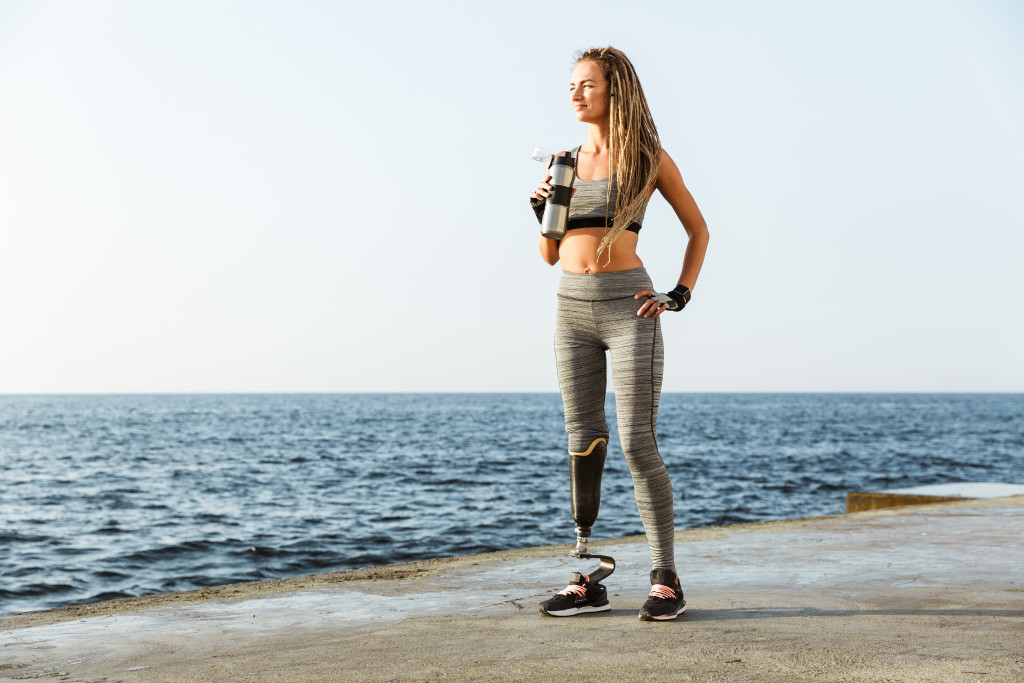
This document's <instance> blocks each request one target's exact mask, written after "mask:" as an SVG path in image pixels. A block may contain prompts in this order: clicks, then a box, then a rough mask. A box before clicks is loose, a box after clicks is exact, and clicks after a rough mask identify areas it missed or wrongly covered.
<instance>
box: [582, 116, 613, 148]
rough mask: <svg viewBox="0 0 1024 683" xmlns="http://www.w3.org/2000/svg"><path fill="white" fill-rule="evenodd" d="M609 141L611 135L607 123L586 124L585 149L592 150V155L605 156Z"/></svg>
mask: <svg viewBox="0 0 1024 683" xmlns="http://www.w3.org/2000/svg"><path fill="white" fill-rule="evenodd" d="M610 140H611V133H610V132H609V128H608V124H607V123H590V124H587V147H588V148H592V149H593V151H594V154H597V155H602V154H607V153H608V144H609V142H610ZM588 151H589V150H588Z"/></svg>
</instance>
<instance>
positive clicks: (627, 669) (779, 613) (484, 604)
mask: <svg viewBox="0 0 1024 683" xmlns="http://www.w3.org/2000/svg"><path fill="white" fill-rule="evenodd" d="M676 543H677V545H676V556H677V558H678V561H679V563H680V565H679V568H680V572H681V575H682V581H683V587H684V589H685V591H686V594H687V601H688V610H687V612H686V614H685V615H683V616H682V617H680V618H679V619H678V620H677V621H674V622H666V623H648V622H641V621H639V620H638V619H637V611H638V610H639V608H640V605H641V604H642V603H643V601H644V599H645V596H646V594H647V590H648V588H649V586H648V580H647V572H648V569H649V555H648V550H647V546H646V543H645V541H644V539H643V538H642V537H641V538H627V539H619V540H616V541H610V542H604V543H596V544H594V545H595V546H596V548H598V549H599V550H598V552H602V553H606V554H610V555H612V556H614V557H615V559H616V560H617V562H618V568H617V570H616V572H615V574H614V576H612V577H611V578H610V579H609V580H608V582H607V585H608V587H609V598H610V600H611V604H612V611H611V612H605V613H601V614H596V615H590V616H582V617H572V618H566V619H555V618H550V617H542V616H540V615H539V614H538V613H537V607H536V605H537V603H538V602H539V601H540V600H542V599H544V598H546V597H549V596H550V594H551V593H552V592H554V591H556V590H558V589H560V588H563V587H564V586H565V584H566V582H567V580H568V576H569V573H570V572H571V571H573V570H575V569H583V570H587V569H588V568H590V567H589V565H588V564H587V563H585V562H581V561H579V560H573V559H572V558H570V557H568V552H569V549H570V548H571V546H570V545H568V544H567V545H564V546H557V547H555V546H552V547H544V548H530V549H526V550H521V551H508V552H502V553H491V554H486V555H476V556H470V557H461V558H451V559H445V560H433V561H428V562H419V563H411V564H405V565H393V566H387V567H380V568H371V569H363V570H355V571H351V572H335V573H328V574H318V575H312V576H306V577H298V578H294V579H288V580H280V581H268V582H258V583H247V584H236V585H232V586H222V587H217V588H211V589H205V590H201V591H190V592H185V593H173V594H165V595H157V596H148V597H142V598H132V599H127V600H118V601H111V602H104V603H96V604H92V605H87V606H82V607H76V608H67V609H62V610H51V611H46V612H33V613H26V614H20V615H11V616H6V617H0V680H12V679H13V680H23V679H32V680H52V681H58V680H59V681H200V680H203V681H211V680H212V681H349V680H368V681H386V680H394V681H405V680H411V681H427V680H439V679H457V680H463V679H465V680H524V679H532V680H542V681H546V680H574V681H576V680H579V681H597V680H694V681H706V680H739V681H812V680H813V681H821V680H829V681H861V680H864V681H905V680H907V681H911V680H912V681H917V680H921V681H984V682H986V683H991V682H992V681H1020V680H1024V496H1015V497H1009V498H993V499H987V500H964V501H958V502H948V503H941V504H934V505H918V506H913V507H901V508H890V509H885V510H877V511H870V512H861V513H854V514H848V515H841V516H835V517H820V518H810V519H800V520H793V521H787V522H772V523H763V524H745V525H736V526H729V527H719V528H707V529H692V530H685V531H680V532H679V533H678V534H677V539H676ZM592 563H593V561H592ZM593 564H594V566H596V563H593Z"/></svg>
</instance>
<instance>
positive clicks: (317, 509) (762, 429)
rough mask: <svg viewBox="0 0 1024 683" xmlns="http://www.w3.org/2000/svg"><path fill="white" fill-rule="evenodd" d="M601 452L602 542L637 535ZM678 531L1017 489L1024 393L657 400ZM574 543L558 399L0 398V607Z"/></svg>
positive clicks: (1021, 477)
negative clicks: (974, 485) (922, 492)
mask: <svg viewBox="0 0 1024 683" xmlns="http://www.w3.org/2000/svg"><path fill="white" fill-rule="evenodd" d="M606 412H607V414H608V417H609V423H610V424H611V425H613V429H612V432H613V437H612V440H611V448H610V450H609V457H608V461H607V465H606V470H605V477H604V488H603V492H602V507H601V511H600V516H599V517H598V520H597V523H596V524H595V526H594V535H593V537H594V538H595V539H601V538H617V537H621V536H627V535H632V534H641V533H643V527H642V526H641V523H640V517H639V515H638V514H637V511H636V503H635V501H634V499H633V492H632V483H631V480H630V476H629V470H628V468H627V467H626V465H625V462H624V460H623V458H622V455H621V451H620V450H619V445H618V442H617V441H616V440H615V438H614V420H615V405H614V401H613V399H612V397H611V396H609V400H608V403H607V406H606ZM657 431H658V440H659V447H660V450H661V454H662V457H663V458H664V460H665V463H666V465H667V467H668V470H669V473H670V475H671V479H672V483H673V488H674V496H675V516H676V525H677V528H687V527H701V526H708V525H728V524H737V523H743V522H755V521H762V520H781V519H791V518H797V517H806V516H813V515H831V514H840V513H842V512H843V511H844V508H845V496H846V493H847V492H849V491H878V490H884V489H891V488H902V487H909V486H918V485H926V484H939V483H946V482H961V481H965V482H972V481H995V482H1005V483H1024V394H664V395H663V396H662V401H661V409H660V412H659V419H658V430H657ZM574 540H575V535H574V532H573V521H572V516H571V513H570V506H569V481H568V455H567V453H566V436H565V432H564V428H563V423H562V411H561V400H560V398H559V396H558V395H557V394H294V395H270V394H254V395H207V394H204V395H123V396H118V395H82V396H70V395H60V396H13V395H7V396H0V613H13V612H24V611H31V610H40V609H49V608H54V607H63V606H68V605H77V604H83V603H89V602H94V601H98V600H106V599H110V598H120V597H126V596H137V595H144V594H151V593H159V592H166V591H179V590H187V589H193V588H200V587H205V586H211V585H218V584H226V583H233V582H239V581H254V580H261V579H272V578H280V577H288V576H297V575H302V574H310V573H314V572H322V571H329V570H339V569H350V568H355V567H364V566H371V565H381V564H389V563H395V562H406V561H410V560H421V559H427V558H435V557H443V556H453V555H466V554H470V553H480V552H486V551H493V550H504V549H510V548H522V547H527V546H535V545H546V544H552V543H570V542H573V541H574Z"/></svg>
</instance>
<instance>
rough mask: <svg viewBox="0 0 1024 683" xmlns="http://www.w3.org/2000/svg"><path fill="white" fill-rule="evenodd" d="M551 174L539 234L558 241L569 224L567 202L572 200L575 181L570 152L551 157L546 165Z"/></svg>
mask: <svg viewBox="0 0 1024 683" xmlns="http://www.w3.org/2000/svg"><path fill="white" fill-rule="evenodd" d="M548 171H549V173H550V174H551V187H552V191H551V194H550V195H549V196H548V198H547V201H546V202H545V206H544V219H543V220H542V221H541V224H540V234H541V235H543V236H544V237H547V238H548V239H552V240H560V239H562V238H563V237H565V226H566V224H567V223H568V222H569V200H570V199H572V184H573V181H575V180H576V160H575V159H573V158H572V153H571V152H565V153H563V154H558V155H556V156H553V157H551V163H550V164H548Z"/></svg>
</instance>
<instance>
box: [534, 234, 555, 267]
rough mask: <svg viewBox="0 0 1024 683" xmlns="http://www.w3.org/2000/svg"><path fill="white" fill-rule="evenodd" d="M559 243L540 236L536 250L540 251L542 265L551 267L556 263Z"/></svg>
mask: <svg viewBox="0 0 1024 683" xmlns="http://www.w3.org/2000/svg"><path fill="white" fill-rule="evenodd" d="M559 243H560V242H559V240H552V239H548V238H547V237H544V236H543V235H541V236H540V244H538V245H537V248H538V249H540V257H541V258H542V259H544V263H546V264H548V265H549V266H553V265H555V264H556V263H558V245H559Z"/></svg>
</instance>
